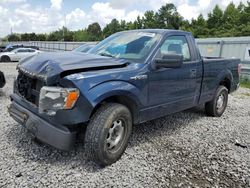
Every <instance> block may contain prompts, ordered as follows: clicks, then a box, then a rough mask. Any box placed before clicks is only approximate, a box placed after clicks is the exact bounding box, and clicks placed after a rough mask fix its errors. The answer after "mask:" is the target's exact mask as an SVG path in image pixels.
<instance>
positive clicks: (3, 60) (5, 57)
mask: <svg viewBox="0 0 250 188" xmlns="http://www.w3.org/2000/svg"><path fill="white" fill-rule="evenodd" d="M10 61H11V59H10V57H9V56H3V57H1V62H10Z"/></svg>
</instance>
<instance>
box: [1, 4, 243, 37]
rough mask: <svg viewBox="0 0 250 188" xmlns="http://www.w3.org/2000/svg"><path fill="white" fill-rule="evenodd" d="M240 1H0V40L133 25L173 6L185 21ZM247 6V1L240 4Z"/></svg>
mask: <svg viewBox="0 0 250 188" xmlns="http://www.w3.org/2000/svg"><path fill="white" fill-rule="evenodd" d="M230 2H234V3H235V4H239V2H240V0H93V1H90V0H0V25H1V26H0V37H3V36H6V35H7V34H9V33H10V31H11V28H12V30H13V32H15V33H24V32H36V33H45V32H50V31H53V30H57V29H58V28H60V27H62V26H63V25H66V27H68V28H69V29H71V30H77V29H81V28H85V27H86V26H88V24H90V23H93V22H98V23H100V25H101V26H102V27H103V26H104V25H105V24H107V23H109V22H110V21H111V20H112V19H113V18H117V19H118V20H121V19H123V20H126V21H133V20H135V19H136V17H137V15H143V13H144V12H145V11H146V10H155V11H157V10H158V9H159V8H160V7H161V6H162V5H164V4H166V3H174V4H175V5H176V7H177V9H178V11H179V13H180V14H181V15H182V16H183V17H184V18H186V19H188V20H190V19H191V18H196V17H197V16H198V15H199V14H200V13H202V14H203V15H204V16H206V15H207V13H208V12H209V11H211V10H212V8H213V7H214V6H215V5H216V4H219V5H220V6H221V8H223V9H224V8H225V7H226V6H227V5H228V4H229V3H230ZM243 2H247V0H243Z"/></svg>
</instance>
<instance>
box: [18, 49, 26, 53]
mask: <svg viewBox="0 0 250 188" xmlns="http://www.w3.org/2000/svg"><path fill="white" fill-rule="evenodd" d="M17 52H18V53H25V52H28V50H26V49H19V50H18V51H17Z"/></svg>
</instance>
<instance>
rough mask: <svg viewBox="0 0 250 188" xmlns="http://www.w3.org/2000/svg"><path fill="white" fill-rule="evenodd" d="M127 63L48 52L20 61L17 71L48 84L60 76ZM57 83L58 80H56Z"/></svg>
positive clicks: (92, 55) (69, 53) (72, 53)
mask: <svg viewBox="0 0 250 188" xmlns="http://www.w3.org/2000/svg"><path fill="white" fill-rule="evenodd" d="M126 65H127V62H126V61H125V60H121V59H114V58H110V57H104V56H99V55H94V54H84V53H76V52H50V53H41V54H38V55H35V56H31V57H27V58H25V59H23V60H21V61H20V63H19V65H18V66H17V69H18V70H20V71H22V72H24V73H26V74H29V75H31V76H33V77H38V78H40V79H43V80H44V81H46V82H47V83H48V84H49V83H52V82H55V81H56V79H58V78H59V77H60V76H61V75H62V74H63V75H64V76H66V75H67V74H72V73H77V72H84V71H89V70H102V69H111V68H121V67H125V66H126ZM57 81H58V80H57Z"/></svg>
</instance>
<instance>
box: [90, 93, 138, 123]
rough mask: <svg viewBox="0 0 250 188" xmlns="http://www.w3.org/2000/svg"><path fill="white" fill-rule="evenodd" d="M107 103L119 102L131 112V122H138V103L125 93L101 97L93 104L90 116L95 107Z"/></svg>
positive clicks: (97, 107) (95, 109)
mask: <svg viewBox="0 0 250 188" xmlns="http://www.w3.org/2000/svg"><path fill="white" fill-rule="evenodd" d="M107 103H119V104H122V105H124V106H126V107H127V108H128V109H129V111H130V112H131V115H132V120H133V123H134V124H137V123H138V122H139V104H138V102H137V101H136V100H134V99H133V98H132V97H130V96H127V95H112V96H108V97H106V98H104V99H102V100H101V101H100V102H99V103H97V104H96V105H95V107H94V109H93V110H92V113H91V115H90V117H92V116H93V114H94V113H95V112H96V111H97V109H99V108H100V107H101V106H102V105H105V104H107Z"/></svg>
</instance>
